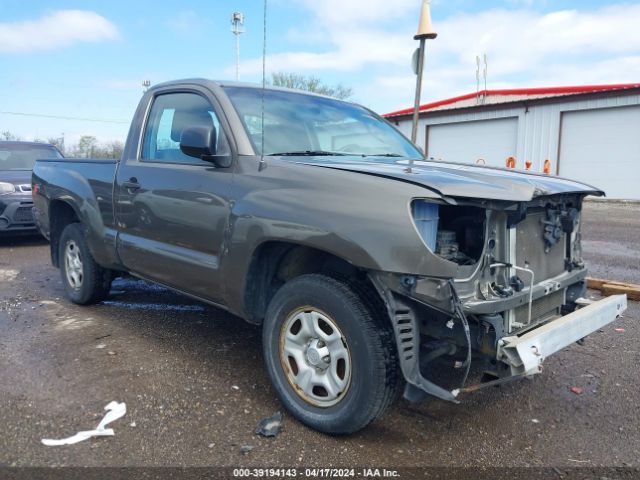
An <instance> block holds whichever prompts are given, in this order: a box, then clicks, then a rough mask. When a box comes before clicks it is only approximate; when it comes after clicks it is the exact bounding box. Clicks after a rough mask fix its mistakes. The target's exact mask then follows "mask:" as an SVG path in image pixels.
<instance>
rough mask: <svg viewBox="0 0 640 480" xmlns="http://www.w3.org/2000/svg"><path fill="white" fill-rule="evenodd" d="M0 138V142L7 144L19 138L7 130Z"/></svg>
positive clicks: (0, 134)
mask: <svg viewBox="0 0 640 480" xmlns="http://www.w3.org/2000/svg"><path fill="white" fill-rule="evenodd" d="M0 138H2V140H6V141H7V142H9V141H16V140H20V137H18V136H17V135H14V134H13V133H11V132H10V131H9V130H6V131H4V132H2V133H0Z"/></svg>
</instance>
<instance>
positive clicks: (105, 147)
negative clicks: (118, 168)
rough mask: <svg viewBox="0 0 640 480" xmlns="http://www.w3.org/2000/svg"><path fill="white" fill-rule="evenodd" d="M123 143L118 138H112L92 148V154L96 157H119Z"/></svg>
mask: <svg viewBox="0 0 640 480" xmlns="http://www.w3.org/2000/svg"><path fill="white" fill-rule="evenodd" d="M123 150H124V144H123V143H122V142H121V141H120V140H113V141H111V142H108V143H106V144H102V145H100V146H97V147H95V148H94V151H93V154H92V156H94V157H96V158H115V159H118V158H121V157H122V151H123Z"/></svg>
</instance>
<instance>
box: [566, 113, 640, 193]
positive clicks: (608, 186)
mask: <svg viewBox="0 0 640 480" xmlns="http://www.w3.org/2000/svg"><path fill="white" fill-rule="evenodd" d="M559 165H560V175H561V176H563V177H568V178H575V179H576V180H581V181H583V182H586V183H589V184H591V185H594V186H596V187H598V188H600V189H602V190H604V191H605V192H606V193H607V196H608V197H610V198H627V199H636V200H638V199H640V187H639V184H640V106H634V107H615V108H603V109H598V110H585V111H578V112H566V113H564V114H563V115H562V133H561V137H560V164H559Z"/></svg>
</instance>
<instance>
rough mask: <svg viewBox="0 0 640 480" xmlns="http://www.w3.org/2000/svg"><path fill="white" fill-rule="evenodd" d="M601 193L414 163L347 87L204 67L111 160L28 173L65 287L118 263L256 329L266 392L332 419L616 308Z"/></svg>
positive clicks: (90, 280)
mask: <svg viewBox="0 0 640 480" xmlns="http://www.w3.org/2000/svg"><path fill="white" fill-rule="evenodd" d="M461 141H463V139H461ZM602 194H603V193H602V192H601V191H599V190H598V189H596V188H593V187H591V186H588V185H584V184H581V183H578V182H574V181H570V180H564V179H560V178H552V177H549V176H542V175H534V174H525V173H517V172H514V171H506V170H501V169H493V168H488V167H472V166H463V165H459V164H446V163H436V162H432V161H425V159H424V158H423V155H422V154H421V153H420V152H419V151H418V150H417V149H416V148H415V147H414V145H413V144H411V143H410V142H409V141H408V140H407V139H406V138H405V137H403V136H402V135H401V134H400V133H399V132H398V131H397V130H396V129H395V128H394V127H393V126H391V125H390V124H389V123H388V122H386V121H385V120H383V119H382V118H380V117H379V116H377V115H376V114H374V113H373V112H371V111H369V110H367V109H365V108H363V107H360V106H357V105H354V104H351V103H346V102H342V101H338V100H334V99H330V98H326V97H322V96H318V95H313V94H307V93H302V92H296V91H288V90H282V89H275V88H268V89H261V88H258V87H255V86H250V85H242V84H234V83H223V82H212V81H207V80H185V81H177V82H171V83H165V84H162V85H158V86H155V87H153V88H151V89H150V90H149V91H148V92H147V93H146V94H145V95H144V96H143V98H142V100H141V102H140V105H139V107H138V109H137V112H136V114H135V117H134V119H133V122H132V125H131V129H130V132H129V137H128V140H127V142H126V145H125V149H124V154H123V156H122V159H121V160H119V161H108V160H86V161H84V160H83V161H78V160H74V161H68V160H62V159H59V160H42V161H38V162H37V164H36V167H35V171H34V174H33V197H34V203H35V211H36V218H37V222H38V224H39V227H40V229H41V231H42V232H43V234H45V236H47V237H48V238H49V239H50V241H51V258H52V261H53V264H54V265H55V266H57V267H59V268H60V271H61V274H62V280H63V283H64V286H65V289H66V292H67V295H68V297H69V298H70V299H71V301H73V302H75V303H78V304H89V303H94V302H99V301H101V300H102V299H104V298H105V297H107V295H108V294H109V288H110V283H111V280H112V279H113V278H115V277H117V276H119V275H122V274H125V273H128V274H131V275H134V276H136V277H139V278H142V279H146V280H150V281H153V282H156V283H159V284H162V285H165V286H167V287H169V288H171V289H174V290H177V291H179V292H183V293H185V294H187V295H189V296H191V297H194V298H197V299H200V300H202V301H204V302H207V303H210V304H213V305H216V306H219V307H221V308H224V309H226V310H228V311H229V312H232V313H233V314H235V315H237V316H239V317H241V318H243V319H245V320H247V321H249V322H252V323H254V324H257V325H261V328H262V332H263V351H264V352H263V353H264V360H265V364H266V369H267V371H268V373H269V376H270V378H271V381H272V382H273V386H274V389H275V391H276V392H277V394H278V396H279V397H280V399H281V400H282V402H283V404H284V405H285V406H286V408H287V409H288V410H289V411H290V412H291V413H292V414H293V415H294V416H295V417H296V418H298V419H299V420H300V421H302V422H304V423H305V424H307V425H309V426H311V427H313V428H315V429H318V430H321V431H323V432H328V433H351V432H355V431H357V430H359V429H361V428H363V427H364V426H366V425H367V424H368V423H369V422H371V421H372V420H374V419H375V418H377V417H379V416H381V415H382V414H383V413H384V412H385V411H386V410H387V409H388V408H389V407H390V405H392V403H393V402H394V400H395V399H396V398H397V396H398V395H397V394H399V393H400V392H401V391H403V392H404V395H405V397H406V398H408V399H410V400H412V401H420V400H422V399H423V398H425V397H426V396H427V395H430V396H434V397H437V398H440V399H443V400H447V401H452V402H458V401H460V400H459V399H460V398H461V397H462V396H463V395H464V394H465V393H467V392H469V391H472V390H475V389H477V388H479V387H480V386H482V385H495V384H499V383H503V382H505V381H507V380H510V379H514V378H520V377H525V376H530V375H533V374H537V373H539V372H541V370H542V366H543V362H544V360H545V359H546V357H548V356H549V355H551V354H553V353H555V352H557V351H558V350H560V349H562V348H564V347H566V346H568V345H570V344H572V343H573V342H576V341H579V340H581V339H582V338H584V337H585V336H587V335H589V334H590V333H592V332H593V331H595V330H597V329H599V328H601V327H602V326H604V325H606V324H608V323H610V322H612V321H613V320H615V319H616V317H618V316H619V315H621V314H622V312H623V311H624V310H625V309H626V297H625V296H613V297H609V298H606V299H604V300H600V301H597V302H590V301H588V300H586V299H585V277H586V274H587V272H586V270H585V265H584V262H583V260H582V256H581V248H580V222H581V217H580V215H581V208H582V202H583V199H584V197H585V196H587V195H602ZM471 367H473V369H472V375H469V371H470V369H471ZM476 376H477V377H478V382H480V381H485V382H487V383H473V384H471V385H468V384H469V383H470V379H471V378H475V377H476ZM481 376H482V377H483V378H482V379H481V378H480V377H481Z"/></svg>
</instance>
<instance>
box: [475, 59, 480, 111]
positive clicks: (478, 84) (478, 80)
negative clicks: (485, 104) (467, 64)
mask: <svg viewBox="0 0 640 480" xmlns="http://www.w3.org/2000/svg"><path fill="white" fill-rule="evenodd" d="M479 103H480V55H476V104H479Z"/></svg>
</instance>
